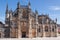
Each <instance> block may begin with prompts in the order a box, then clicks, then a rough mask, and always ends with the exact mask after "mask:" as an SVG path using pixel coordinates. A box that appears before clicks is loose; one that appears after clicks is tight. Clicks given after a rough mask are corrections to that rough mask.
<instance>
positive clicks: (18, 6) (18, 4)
mask: <svg viewBox="0 0 60 40" xmlns="http://www.w3.org/2000/svg"><path fill="white" fill-rule="evenodd" d="M17 8H18V9H19V8H20V2H19V1H18V3H17Z"/></svg>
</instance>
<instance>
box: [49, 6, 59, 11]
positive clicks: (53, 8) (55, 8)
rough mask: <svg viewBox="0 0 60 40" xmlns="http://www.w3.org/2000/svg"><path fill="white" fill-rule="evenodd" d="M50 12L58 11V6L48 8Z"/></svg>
mask: <svg viewBox="0 0 60 40" xmlns="http://www.w3.org/2000/svg"><path fill="white" fill-rule="evenodd" d="M49 9H50V10H56V11H57V10H60V6H50V7H49Z"/></svg>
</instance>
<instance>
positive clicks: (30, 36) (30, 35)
mask: <svg viewBox="0 0 60 40" xmlns="http://www.w3.org/2000/svg"><path fill="white" fill-rule="evenodd" d="M31 21H32V19H30V20H29V38H32V26H31Z"/></svg>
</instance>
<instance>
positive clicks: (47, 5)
mask: <svg viewBox="0 0 60 40" xmlns="http://www.w3.org/2000/svg"><path fill="white" fill-rule="evenodd" d="M18 1H20V4H21V5H27V4H28V2H29V1H30V3H31V9H32V10H33V11H35V9H36V10H38V12H39V14H49V16H50V18H51V19H52V20H55V18H57V23H58V24H60V0H0V21H2V22H3V23H4V22H5V10H6V4H7V3H8V6H9V10H10V9H11V8H12V10H13V11H14V10H15V9H16V6H17V2H18Z"/></svg>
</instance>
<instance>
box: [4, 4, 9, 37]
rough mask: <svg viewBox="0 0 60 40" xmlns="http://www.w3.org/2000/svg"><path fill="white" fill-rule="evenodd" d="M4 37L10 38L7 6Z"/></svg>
mask: <svg viewBox="0 0 60 40" xmlns="http://www.w3.org/2000/svg"><path fill="white" fill-rule="evenodd" d="M4 33H5V35H4V37H6V38H9V37H10V14H9V11H8V4H7V6H6V18H5V31H4Z"/></svg>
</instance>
